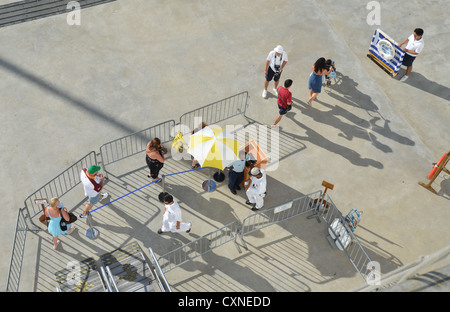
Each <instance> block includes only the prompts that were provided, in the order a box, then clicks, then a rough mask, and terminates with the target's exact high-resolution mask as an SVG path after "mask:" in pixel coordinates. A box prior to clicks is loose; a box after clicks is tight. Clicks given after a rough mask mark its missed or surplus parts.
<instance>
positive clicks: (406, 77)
mask: <svg viewBox="0 0 450 312" xmlns="http://www.w3.org/2000/svg"><path fill="white" fill-rule="evenodd" d="M406 79H408V76H406V75H404V76H403V77H402V79H400V81H401V82H403V81H406Z"/></svg>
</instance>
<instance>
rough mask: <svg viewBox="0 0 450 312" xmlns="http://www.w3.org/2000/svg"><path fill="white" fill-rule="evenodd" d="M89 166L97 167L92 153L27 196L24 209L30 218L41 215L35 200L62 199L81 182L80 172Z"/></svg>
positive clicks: (95, 157)
mask: <svg viewBox="0 0 450 312" xmlns="http://www.w3.org/2000/svg"><path fill="white" fill-rule="evenodd" d="M91 165H97V155H96V153H95V152H94V151H92V152H90V153H89V154H87V155H86V156H84V157H83V158H81V159H80V160H79V161H77V162H76V163H74V164H73V165H72V166H70V167H69V168H67V169H66V170H64V171H63V172H62V173H60V174H59V175H57V176H56V177H55V178H53V179H52V180H50V181H49V182H48V183H47V184H45V185H44V186H42V187H41V188H39V189H38V190H37V191H35V192H34V193H32V194H31V195H30V196H28V197H27V198H26V199H25V207H26V208H27V209H28V213H29V214H30V218H33V217H35V216H36V215H37V214H39V213H42V209H41V207H40V206H39V205H36V204H35V203H34V200H35V199H36V198H47V199H48V200H49V199H50V198H52V197H62V196H63V195H64V194H66V193H67V192H69V191H70V190H72V189H73V188H74V187H75V186H77V185H78V184H79V183H80V182H81V181H80V172H81V170H82V169H83V168H87V167H89V166H91Z"/></svg>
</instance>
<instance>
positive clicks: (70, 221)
mask: <svg viewBox="0 0 450 312" xmlns="http://www.w3.org/2000/svg"><path fill="white" fill-rule="evenodd" d="M77 220H78V218H77V216H76V215H75V214H74V213H73V212H69V221H66V223H68V224H70V223H74V222H75V221H77Z"/></svg>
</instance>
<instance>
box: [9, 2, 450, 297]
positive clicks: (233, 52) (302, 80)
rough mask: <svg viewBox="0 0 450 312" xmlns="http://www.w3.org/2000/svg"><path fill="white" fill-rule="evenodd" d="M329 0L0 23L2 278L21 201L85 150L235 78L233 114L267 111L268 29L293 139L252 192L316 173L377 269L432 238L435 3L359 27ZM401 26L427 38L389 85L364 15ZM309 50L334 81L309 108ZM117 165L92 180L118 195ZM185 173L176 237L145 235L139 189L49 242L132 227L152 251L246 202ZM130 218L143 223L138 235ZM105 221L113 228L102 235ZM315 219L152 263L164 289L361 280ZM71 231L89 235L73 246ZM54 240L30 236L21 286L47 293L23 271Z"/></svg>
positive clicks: (258, 115)
mask: <svg viewBox="0 0 450 312" xmlns="http://www.w3.org/2000/svg"><path fill="white" fill-rule="evenodd" d="M8 2H9V1H8ZM344 2H345V3H342V4H341V3H340V4H339V5H335V3H334V2H333V1H331V0H326V1H302V2H301V3H293V2H292V1H279V2H277V5H276V6H274V5H273V2H271V1H265V0H264V1H251V2H242V1H230V0H227V1H207V2H204V1H194V2H192V1H190V2H186V1H175V2H173V1H172V2H169V3H166V2H160V1H149V0H133V1H131V0H118V1H113V2H110V3H107V4H103V5H98V6H94V7H90V8H87V9H85V10H82V11H81V25H80V26H68V25H67V23H66V16H65V15H64V14H63V15H56V16H50V17H46V18H44V19H38V20H34V21H30V22H25V23H20V24H16V25H12V26H7V27H3V28H0V38H1V43H2V44H1V45H0V75H1V77H2V79H1V82H0V90H1V93H0V96H1V102H0V103H1V104H0V105H1V111H2V113H1V115H0V125H1V132H2V136H1V137H0V143H1V145H2V146H3V150H2V153H1V154H0V157H1V158H0V160H1V162H2V163H3V164H4V166H3V168H2V172H1V180H2V181H3V182H2V187H1V190H0V196H1V198H3V199H4V205H3V206H4V207H3V218H2V220H1V221H0V222H1V229H2V230H1V231H2V235H1V246H2V247H1V248H2V252H1V259H2V260H1V261H0V263H1V264H0V277H1V278H0V282H2V283H5V282H6V277H7V273H8V266H9V259H10V252H11V246H12V242H13V235H12V233H14V228H15V222H16V217H17V209H19V208H20V207H23V200H24V199H25V198H26V197H27V196H28V195H29V194H31V193H32V192H34V191H35V190H36V189H38V188H39V187H41V186H42V185H43V184H45V183H46V182H47V181H49V180H50V179H52V178H53V177H55V176H56V175H57V174H59V173H60V172H62V171H63V170H64V169H66V168H67V167H69V166H70V165H71V164H72V163H74V162H75V161H77V160H78V159H79V158H81V157H82V156H84V155H85V154H87V153H88V152H89V151H92V150H94V151H98V150H99V147H100V146H101V145H102V144H103V143H105V142H107V141H110V140H113V139H116V138H118V137H121V136H124V135H127V134H130V133H132V132H134V131H138V130H141V129H145V128H147V127H149V126H151V125H155V124H158V123H160V122H163V121H166V120H170V119H176V118H178V117H179V116H180V115H181V114H182V113H184V112H187V111H190V110H193V109H196V108H199V107H201V106H203V105H206V104H208V103H211V102H214V101H217V100H220V99H222V98H225V97H228V96H230V95H233V94H236V93H238V92H241V91H249V94H250V100H249V107H248V110H247V115H248V116H250V117H251V118H253V119H254V120H256V121H257V122H259V123H261V124H271V123H272V122H273V120H274V119H275V117H276V114H277V111H276V109H275V97H274V96H273V94H270V96H269V98H268V99H262V98H261V92H262V89H263V81H264V78H263V71H264V68H263V66H264V61H265V58H266V56H267V54H268V52H269V51H270V50H272V49H273V48H274V47H275V46H276V45H278V44H281V45H283V47H284V48H285V50H286V51H287V52H288V53H289V62H288V64H287V66H286V69H285V70H284V72H283V75H282V80H284V79H287V78H291V79H293V80H294V84H293V86H292V88H291V91H292V93H293V96H294V108H293V110H292V111H291V112H290V113H289V115H288V116H287V117H285V118H283V119H282V121H281V123H280V125H281V127H282V130H281V134H282V138H283V140H288V142H289V143H290V144H292V145H291V146H293V147H295V149H296V152H294V153H292V154H290V155H289V156H288V157H285V158H284V159H282V161H281V162H280V165H279V167H278V168H277V170H275V171H272V172H269V188H270V192H271V194H273V195H271V196H270V198H268V203H267V205H269V204H270V203H272V204H276V203H280V202H283V199H285V198H289V197H291V196H292V197H293V196H296V195H298V194H307V193H310V192H312V191H315V190H318V189H321V188H322V187H321V183H322V180H327V181H329V182H331V183H333V184H334V185H335V188H334V190H333V191H330V196H331V197H332V199H333V201H334V202H335V204H336V206H337V207H338V208H339V209H340V210H341V211H342V212H343V213H346V212H348V211H350V210H351V209H352V208H357V209H360V210H363V211H364V213H363V217H362V221H361V224H360V226H359V227H358V229H357V231H356V234H357V236H358V238H359V239H360V241H361V243H362V244H363V246H364V248H365V249H366V251H367V252H368V253H369V255H370V257H371V258H372V259H373V260H374V261H378V262H379V263H380V265H381V271H382V273H387V272H390V271H392V270H393V269H395V268H397V267H399V266H402V265H404V264H407V263H409V262H411V261H414V260H416V259H417V258H418V257H419V256H421V255H426V254H429V253H432V252H434V251H436V250H439V249H441V248H443V247H445V246H447V245H448V243H449V241H448V239H446V238H447V237H449V234H450V233H449V228H448V220H449V216H450V215H449V214H450V212H449V209H448V208H449V206H450V205H449V203H450V202H449V198H450V183H449V181H450V179H449V176H448V175H446V174H442V175H441V176H440V177H439V178H438V179H437V180H436V181H435V182H434V184H433V187H434V188H435V190H436V191H437V192H438V195H435V194H432V193H431V192H429V191H428V190H426V189H424V188H422V187H421V186H419V185H418V182H419V181H422V182H427V180H426V175H427V174H428V172H429V171H430V170H431V163H432V162H436V161H437V160H438V159H439V158H440V157H441V155H442V154H444V153H446V152H448V151H449V145H448V133H449V130H450V126H449V124H450V123H449V121H450V102H449V99H450V91H449V90H450V89H449V86H450V80H449V78H448V75H445V71H444V72H443V71H442V64H443V63H444V59H445V57H444V54H442V53H443V52H442V51H448V49H449V48H450V46H449V45H450V40H449V39H450V35H449V33H448V31H446V29H447V28H448V27H447V28H446V27H443V25H448V18H447V15H446V12H448V11H449V9H450V7H449V6H450V4H449V2H448V1H445V0H442V1H434V2H433V4H431V5H425V4H423V3H422V2H421V1H418V0H414V1H410V2H409V3H408V4H409V7H411V8H414V9H413V10H409V9H408V8H405V6H404V5H402V2H400V1H389V2H388V3H385V2H383V3H382V7H381V25H380V26H376V25H374V26H370V25H368V24H367V22H366V17H367V14H368V13H369V10H367V8H366V5H365V4H359V3H358V4H356V1H350V0H349V1H344ZM2 4H3V3H2ZM415 27H422V28H423V29H424V30H425V34H424V40H425V48H424V50H423V52H422V53H421V55H420V56H419V58H418V59H417V60H416V62H415V63H414V69H413V73H412V74H411V77H410V78H409V79H408V81H407V82H406V83H400V82H399V81H398V79H399V78H394V79H392V78H390V77H389V76H387V75H386V74H385V73H384V72H383V71H382V70H381V69H379V68H378V67H377V66H376V65H375V64H373V63H372V62H371V61H370V60H369V59H368V58H367V57H366V54H367V50H368V46H369V43H370V40H371V37H372V34H373V32H374V30H375V29H376V28H380V29H382V30H383V31H384V32H386V33H387V34H389V35H390V36H391V37H393V38H394V39H396V40H397V41H399V42H400V41H402V40H404V39H405V38H406V37H407V36H409V35H410V34H411V33H412V31H413V29H414V28H415ZM443 29H444V30H443ZM320 56H325V57H330V58H333V59H335V60H336V63H337V68H338V72H339V73H340V76H339V78H340V79H339V81H338V83H337V84H335V85H333V86H332V87H330V88H324V89H323V91H322V94H321V95H320V96H319V98H318V101H316V102H314V103H313V106H312V107H308V106H307V104H306V101H307V99H308V90H307V81H308V77H309V74H310V72H311V65H312V63H313V62H314V61H315V60H316V59H317V58H318V57H320ZM404 71H405V70H404V69H402V71H401V73H400V76H401V75H402V74H403V73H404ZM272 86H273V84H270V87H269V93H270V92H271V91H270V90H271V88H272ZM282 143H286V141H285V142H283V141H282ZM141 165H142V167H137V168H140V171H136V172H134V173H133V175H136V176H135V179H134V180H135V183H136V185H142V183H145V182H144V181H148V180H146V178H145V175H146V174H145V163H143V162H142V164H141ZM183 165H186V164H176V163H174V164H171V165H167V166H166V167H165V169H164V170H167V171H166V172H167V173H169V172H174V171H172V170H176V169H178V167H179V166H183ZM124 178H125V177H119V178H118V179H117V180H113V179H111V182H110V183H108V188H111V189H112V192H115V193H116V194H117V195H116V196H118V195H120V194H122V193H123V192H125V190H124V188H123V185H117V184H118V183H119V184H120V181H121V179H124ZM126 178H127V179H129V178H130V177H126ZM200 180H201V177H197V178H195V180H194V183H190V182H191V180H189V183H187V181H177V183H176V185H177V186H176V187H175V190H174V192H175V193H176V196H178V197H179V198H181V201H182V203H183V204H185V207H186V214H185V218H186V219H189V218H192V219H194V218H195V220H194V225H195V228H194V230H193V231H192V233H191V234H190V235H173V236H170V235H167V236H164V237H160V236H158V234H156V231H157V229H158V224H159V218H160V215H161V210H160V209H161V207H160V205H159V204H158V203H157V202H152V203H149V202H148V200H149V199H150V197H151V196H150V197H148V198H147V197H145V196H144V195H142V196H140V197H139V196H138V197H137V198H133V199H130V201H132V202H134V203H133V204H132V203H126V204H124V205H125V206H126V207H122V206H119V205H115V207H114V208H113V209H111V210H108V211H107V210H106V209H103V212H102V213H104V214H105V217H104V218H107V219H102V221H98V222H99V227H100V230H101V233H102V234H101V236H100V239H99V240H98V241H96V243H97V244H98V246H97V245H94V244H93V243H91V242H89V241H88V240H87V239H86V238H85V237H84V235H83V230H84V227H85V224H84V223H83V222H79V230H78V232H76V233H74V234H75V235H74V236H72V237H70V238H67V237H64V238H63V245H62V246H63V248H62V250H60V251H58V252H56V254H57V255H58V257H63V258H64V257H65V258H70V257H72V256H73V257H79V258H82V257H85V256H90V255H91V254H95V253H96V252H97V249H98V248H101V250H102V251H106V252H107V251H111V250H112V249H114V248H115V246H113V245H116V244H115V242H117V243H118V244H120V243H121V242H123V241H126V240H131V239H132V238H131V236H132V235H133V236H134V238H135V239H137V241H138V242H140V243H141V244H142V247H145V248H146V247H152V248H154V247H155V249H158V248H160V249H159V250H158V255H161V254H162V253H163V252H164V250H165V248H169V247H172V246H174V247H175V246H179V245H180V244H182V243H186V242H188V241H191V240H192V239H194V238H196V237H199V236H201V235H203V234H205V233H207V231H208V230H209V229H211V228H214V227H219V226H220V225H221V224H226V222H227V221H229V220H230V219H232V220H233V219H235V218H237V217H239V218H241V217H242V216H244V215H246V214H249V213H250V210H248V208H247V207H246V206H245V204H243V201H244V200H245V198H244V196H243V195H242V194H240V195H238V196H233V195H232V194H231V193H230V192H229V191H228V190H227V189H226V186H221V187H219V188H218V190H217V191H215V192H212V193H202V192H200V191H199V190H198V187H197V186H196V185H198V184H197V182H199V181H200ZM185 182H186V183H185ZM152 192H154V193H155V192H157V191H155V190H154V191H152ZM152 194H153V193H152ZM147 195H148V194H147ZM153 195H154V194H153ZM74 196H75V197H77V196H78V197H77V200H75V199H74V201H73V202H71V203H69V202H67V203H66V204H67V205H69V204H70V205H73V208H74V210H75V211H80V210H81V203H80V202H81V201H82V198H81V199H79V198H80V197H82V190H81V189H80V190H79V194H77V195H74ZM146 203H148V205H149V206H145V205H146ZM219 207H220V208H219ZM147 208H148V209H147ZM131 209H135V210H131ZM214 209H216V210H214ZM131 211H133V212H131ZM217 211H220V213H217ZM135 214H140V215H141V216H142V217H143V218H136V216H135ZM106 216H107V217H106ZM146 218H147V219H146ZM138 225H139V226H143V229H144V230H143V231H139V232H137V233H136V232H134V231H133V229H135V227H136V228H138V227H137V226H138ZM304 229H307V230H304ZM106 231H111V233H114V234H113V235H112V236H111V237H109V236H106V237H104V236H103V233H106ZM326 232H327V231H326V227H325V226H324V223H321V224H318V223H317V222H316V221H314V220H305V219H304V218H302V217H300V218H299V219H292V220H290V221H287V222H285V223H283V224H280V225H279V226H274V227H272V228H268V229H266V230H263V231H261V232H258V233H256V234H255V235H254V237H251V238H250V239H249V240H248V244H249V247H250V248H249V251H248V252H245V253H242V254H240V253H239V252H238V251H237V250H236V248H235V247H234V246H232V245H231V248H230V249H228V248H225V249H223V248H222V249H217V252H214V253H210V254H207V255H206V256H204V257H203V258H202V259H201V260H199V261H197V262H195V263H192V264H189V265H186V266H184V267H183V268H181V269H180V270H182V271H183V274H175V273H173V274H171V272H170V273H169V274H168V276H167V277H168V279H169V282H170V283H171V285H173V288H174V290H176V291H179V290H189V291H196V290H199V291H204V290H211V289H213V290H214V289H216V288H214V287H206V288H205V287H204V286H203V285H221V286H220V287H221V288H219V289H223V290H225V291H228V290H230V289H232V290H242V291H247V290H248V291H261V290H265V291H274V290H275V291H309V290H312V291H326V290H337V291H340V290H342V291H345V290H350V289H353V288H355V287H357V286H359V285H360V284H361V278H360V277H359V276H358V275H357V273H356V272H355V271H354V269H353V268H352V267H351V265H350V263H349V262H348V260H347V259H346V257H345V256H343V254H341V253H339V252H338V251H337V250H333V249H331V247H330V245H329V244H328V242H327V241H326V238H325V236H326ZM69 242H70V243H71V244H72V245H70V244H69ZM85 245H87V246H88V249H87V250H85V251H83V253H77V254H75V252H78V249H77V246H85ZM80 248H81V247H80ZM54 254H55V252H54V251H53V250H51V240H50V236H49V235H48V234H45V233H44V232H42V233H39V234H37V235H36V234H30V235H29V237H28V238H27V246H26V253H25V258H26V267H25V268H26V269H25V270H24V272H23V280H22V283H21V290H30V291H53V290H54V288H52V285H50V284H47V283H46V282H45V283H44V282H42V281H41V280H40V279H39V277H41V276H42V273H41V271H39V270H40V266H39V265H41V264H42V263H53V257H54ZM36 255H38V256H39V257H38V259H39V260H38V261H37V260H36ZM268 267H269V268H270V270H267V268H268ZM45 270H48V269H45ZM173 272H174V271H173ZM47 273H48V272H47ZM50 273H51V271H50ZM244 277H245V278H244ZM36 278H37V279H36ZM284 281H286V282H284ZM217 287H219V286H217Z"/></svg>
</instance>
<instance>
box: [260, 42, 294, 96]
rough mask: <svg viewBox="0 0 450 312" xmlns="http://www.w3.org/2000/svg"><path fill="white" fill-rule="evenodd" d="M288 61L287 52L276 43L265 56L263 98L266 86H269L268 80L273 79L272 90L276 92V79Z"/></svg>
mask: <svg viewBox="0 0 450 312" xmlns="http://www.w3.org/2000/svg"><path fill="white" fill-rule="evenodd" d="M287 61H288V55H287V52H286V51H284V49H283V47H282V46H280V45H278V46H276V47H275V49H273V50H272V51H270V52H269V55H268V56H267V58H266V64H265V67H264V76H265V78H266V80H265V81H264V90H263V93H262V97H263V98H267V87H268V86H269V81H271V80H272V79H273V81H274V87H273V91H274V93H275V95H278V94H277V87H278V81H279V80H280V77H281V72H282V71H283V68H284V66H286V63H287Z"/></svg>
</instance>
